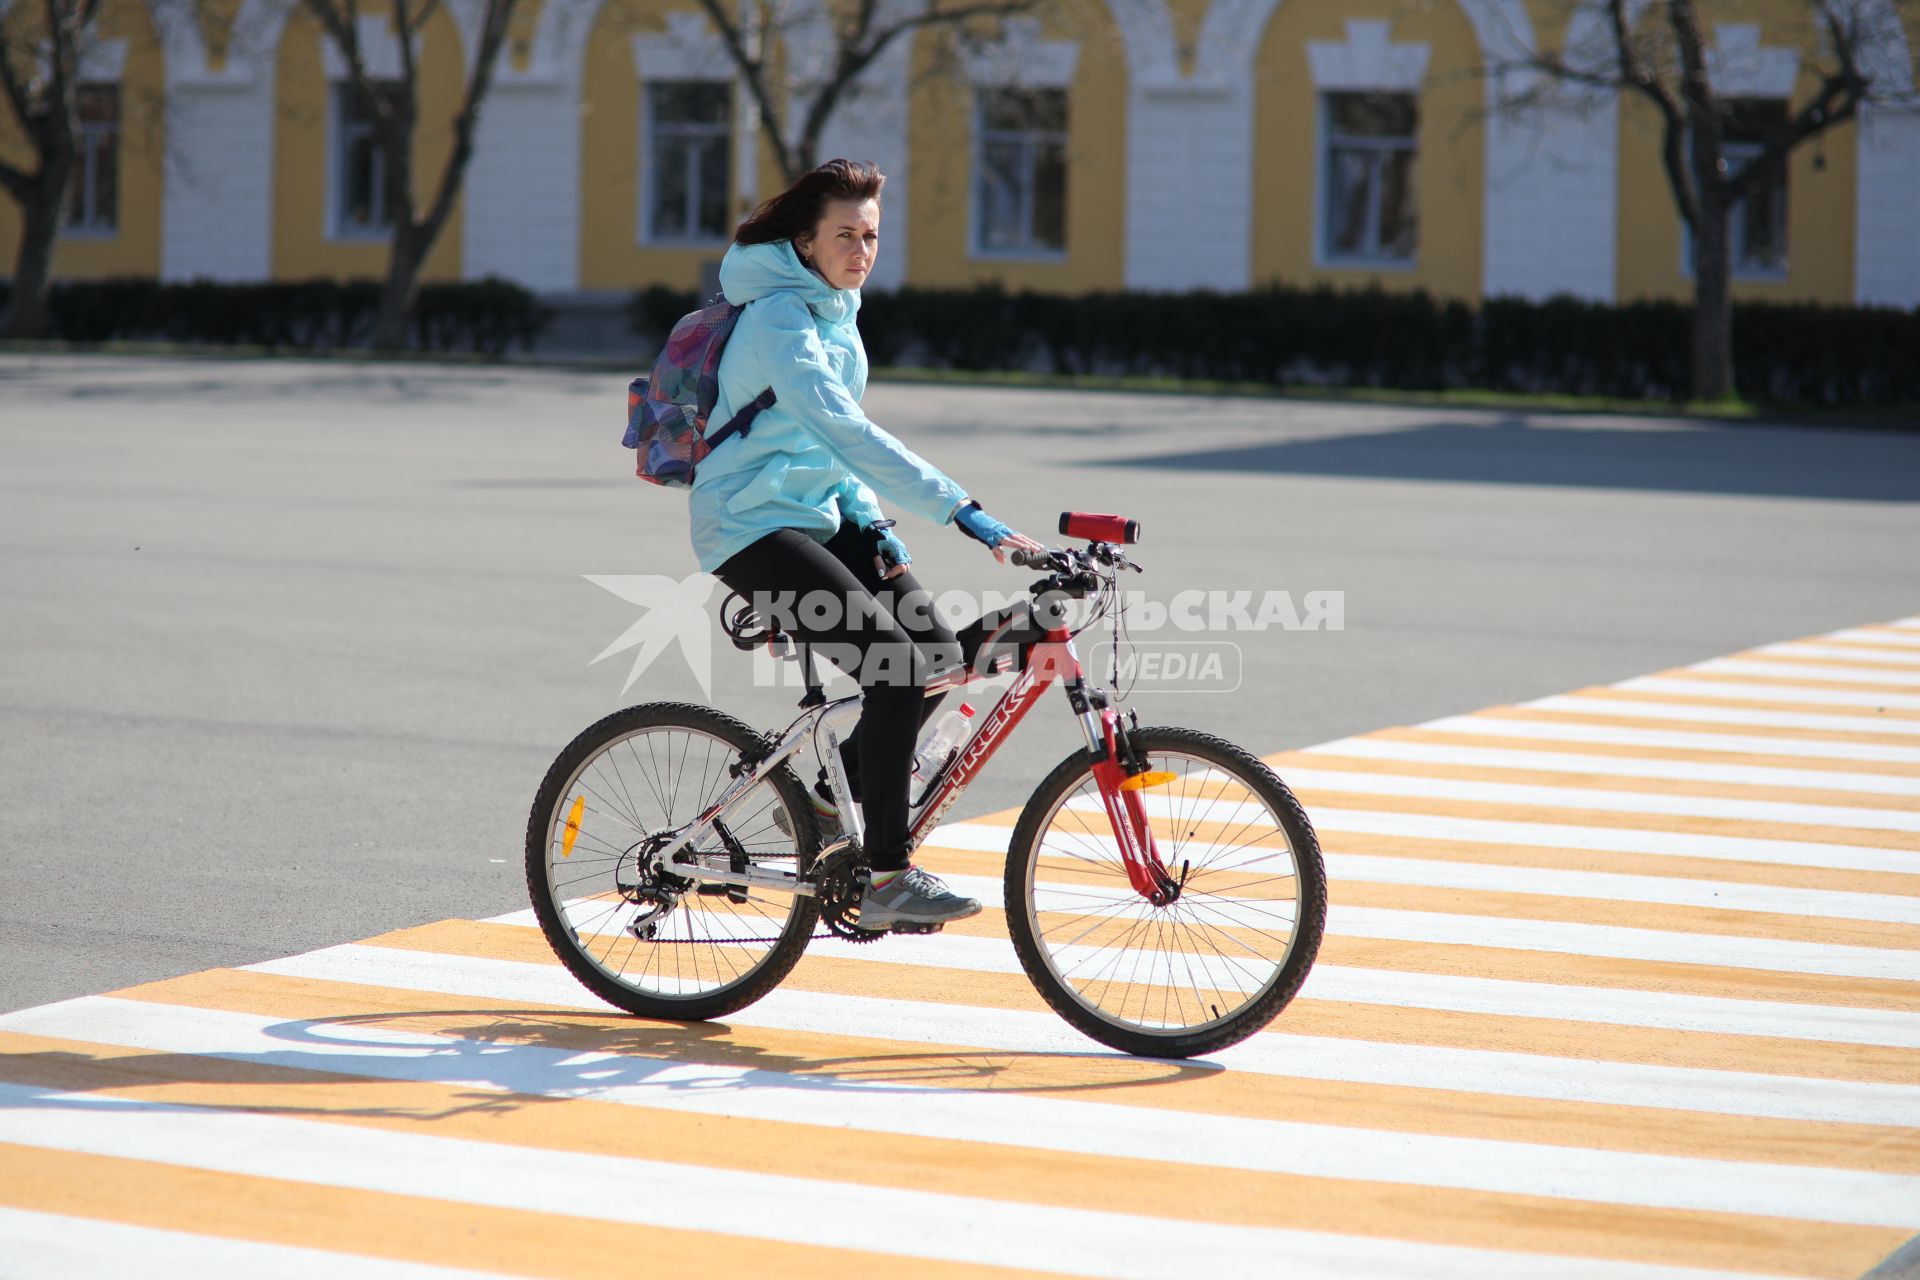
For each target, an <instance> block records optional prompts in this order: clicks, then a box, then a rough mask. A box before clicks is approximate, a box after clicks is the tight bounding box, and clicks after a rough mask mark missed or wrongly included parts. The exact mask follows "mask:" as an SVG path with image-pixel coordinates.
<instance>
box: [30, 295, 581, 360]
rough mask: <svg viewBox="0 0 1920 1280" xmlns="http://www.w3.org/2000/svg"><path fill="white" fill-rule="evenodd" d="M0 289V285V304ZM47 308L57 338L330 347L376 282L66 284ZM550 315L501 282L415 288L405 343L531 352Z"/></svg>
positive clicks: (361, 311)
mask: <svg viewBox="0 0 1920 1280" xmlns="http://www.w3.org/2000/svg"><path fill="white" fill-rule="evenodd" d="M7 292H8V286H7V285H6V284H4V283H0V306H4V305H5V301H6V295H7ZM47 311H48V316H49V320H50V324H51V330H52V332H51V333H50V334H49V335H48V336H49V337H52V338H56V339H61V340H64V341H67V342H116V341H160V342H182V343H205V344H210V345H214V346H250V347H273V348H291V349H294V350H302V351H307V350H338V349H342V348H352V347H364V346H366V345H367V344H368V343H369V342H370V341H372V338H373V325H374V321H375V320H376V319H377V318H378V316H379V313H380V285H379V284H378V283H377V282H375V281H372V280H349V281H344V282H343V281H337V280H305V281H293V282H277V281H276V282H269V283H262V284H222V283H216V282H214V281H210V280H193V281H189V282H185V283H173V282H167V283H163V282H161V281H158V280H148V279H118V280H83V281H70V282H66V283H62V284H56V285H54V286H53V287H52V289H50V290H49V291H48V296H47ZM552 315H553V313H552V312H551V311H549V310H547V309H546V308H545V307H542V306H541V305H540V304H539V302H538V301H537V300H536V299H535V298H534V296H533V294H532V293H530V292H528V291H527V290H526V289H523V288H521V287H520V286H519V285H517V284H513V283H511V282H509V281H506V280H500V279H496V278H493V277H488V278H487V279H485V280H479V281H474V282H472V283H458V284H425V285H421V286H420V293H419V296H418V298H417V299H416V301H415V304H414V312H413V334H414V346H415V347H417V348H418V349H420V350H423V351H474V352H478V353H480V354H481V355H485V356H488V357H491V358H494V359H498V358H499V357H501V356H503V355H505V354H506V353H507V351H508V350H509V349H511V348H512V346H513V345H514V344H515V343H518V344H519V345H521V346H522V347H531V346H532V345H533V341H534V339H535V338H537V337H538V336H539V335H540V331H541V330H542V329H543V328H545V327H546V324H547V321H548V320H550V319H551V318H552Z"/></svg>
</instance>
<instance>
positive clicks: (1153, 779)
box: [1120, 769, 1180, 791]
mask: <svg viewBox="0 0 1920 1280" xmlns="http://www.w3.org/2000/svg"><path fill="white" fill-rule="evenodd" d="M1179 776H1180V775H1179V774H1177V773H1166V772H1163V771H1161V770H1159V769H1149V770H1148V771H1147V772H1145V773H1136V774H1134V775H1133V776H1132V777H1131V778H1128V779H1127V780H1126V781H1125V782H1122V783H1121V784H1120V789H1121V790H1122V791H1142V790H1145V789H1146V788H1147V787H1164V786H1166V785H1167V784H1168V783H1169V782H1172V781H1173V780H1174V779H1175V778H1177V777H1179Z"/></svg>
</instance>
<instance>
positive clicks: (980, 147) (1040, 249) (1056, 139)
mask: <svg viewBox="0 0 1920 1280" xmlns="http://www.w3.org/2000/svg"><path fill="white" fill-rule="evenodd" d="M1009 91H1011V92H1021V93H1058V94H1059V95H1060V97H1061V102H1062V104H1063V106H1064V107H1065V109H1066V127H1065V128H1063V129H1058V130H1055V129H1035V128H1027V129H1020V130H1005V129H1002V130H995V131H994V134H993V140H995V141H1003V142H1004V141H1009V140H1013V141H1018V142H1019V143H1020V145H1021V168H1022V169H1023V170H1024V171H1025V174H1024V176H1025V180H1026V182H1027V184H1028V185H1027V186H1026V188H1025V189H1024V190H1023V192H1022V193H1021V196H1020V199H1019V208H1020V223H1021V232H1022V238H1023V243H1022V244H1021V245H1018V246H1014V247H989V246H988V245H987V244H986V243H985V235H986V223H987V219H986V212H985V207H984V206H985V201H986V196H985V191H986V174H987V168H986V155H987V143H988V141H989V139H988V137H987V95H988V94H990V93H1003V92H1009ZM1072 131H1073V95H1072V92H1071V91H1070V90H1069V89H1068V88H1067V87H1066V86H1065V85H1035V86H1031V87H1026V86H1016V85H1008V84H984V85H977V86H975V88H974V91H973V155H972V156H971V158H970V159H971V164H972V170H971V171H972V174H973V181H972V183H971V184H970V185H971V188H972V189H971V191H970V192H969V197H970V198H969V199H968V201H967V205H968V210H969V213H970V217H969V218H968V224H969V225H968V234H967V251H968V254H969V256H971V257H974V258H978V259H982V260H986V261H993V262H1064V261H1066V258H1067V249H1068V246H1067V244H1066V240H1067V239H1068V238H1069V237H1070V235H1071V230H1072V229H1071V225H1070V224H1066V223H1064V222H1063V225H1062V226H1061V228H1060V234H1061V244H1060V247H1059V248H1057V249H1055V248H1051V247H1049V246H1045V245H1038V244H1035V243H1034V240H1033V206H1034V198H1033V193H1034V189H1035V184H1034V182H1033V178H1034V168H1035V164H1036V156H1037V153H1038V151H1039V148H1040V147H1041V146H1044V145H1045V144H1047V143H1049V142H1053V143H1057V144H1058V145H1059V147H1060V150H1061V153H1062V155H1063V156H1067V155H1068V145H1069V138H1070V137H1071V135H1072ZM1066 168H1067V170H1068V172H1067V173H1066V174H1065V175H1064V176H1063V177H1062V180H1061V181H1062V190H1061V192H1060V200H1061V204H1062V205H1063V206H1067V197H1068V191H1067V188H1068V187H1069V186H1070V185H1071V183H1072V175H1071V168H1072V161H1071V158H1070V157H1068V159H1067V160H1066ZM1068 207H1070V206H1068Z"/></svg>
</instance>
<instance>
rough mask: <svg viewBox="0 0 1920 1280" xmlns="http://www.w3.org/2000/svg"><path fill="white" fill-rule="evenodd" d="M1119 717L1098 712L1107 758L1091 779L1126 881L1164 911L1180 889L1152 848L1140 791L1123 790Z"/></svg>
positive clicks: (1124, 776)
mask: <svg viewBox="0 0 1920 1280" xmlns="http://www.w3.org/2000/svg"><path fill="white" fill-rule="evenodd" d="M1119 721H1120V715H1119V713H1118V712H1116V711H1115V710H1113V708H1111V707H1105V708H1102V709H1101V711H1100V732H1101V736H1102V738H1103V739H1104V741H1105V744H1106V748H1107V750H1106V758H1105V759H1103V760H1100V761H1098V762H1097V763H1095V765H1094V766H1093V777H1094V780H1095V781H1096V782H1098V783H1099V784H1100V798H1101V799H1102V800H1103V801H1105V802H1106V806H1107V817H1108V819H1109V820H1111V821H1112V823H1113V838H1114V840H1115V841H1117V842H1118V843H1119V845H1120V857H1121V859H1122V860H1123V861H1124V862H1125V863H1126V866H1127V880H1128V882H1129V883H1130V884H1132V885H1133V888H1134V891H1135V892H1136V893H1138V894H1139V895H1140V896H1141V897H1143V898H1145V899H1146V900H1147V901H1148V902H1151V903H1153V905H1154V906H1156V907H1164V906H1165V905H1167V904H1168V903H1169V902H1172V901H1173V900H1174V899H1175V898H1177V897H1179V896H1180V886H1179V883H1178V882H1177V881H1175V880H1174V878H1173V877H1172V876H1170V875H1168V874H1167V868H1166V864H1165V863H1163V862H1161V861H1160V851H1159V849H1158V848H1157V847H1156V846H1155V845H1154V841H1153V824H1152V823H1150V822H1148V821H1147V806H1146V803H1145V802H1144V801H1143V800H1141V798H1140V791H1139V789H1138V788H1137V787H1136V788H1132V789H1129V790H1122V789H1121V786H1120V784H1121V783H1123V782H1125V781H1126V780H1127V771H1126V768H1125V766H1124V765H1122V764H1121V763H1120V749H1119V748H1120V744H1119V741H1118V739H1119V734H1118V733H1117V732H1116V730H1117V727H1118V725H1119Z"/></svg>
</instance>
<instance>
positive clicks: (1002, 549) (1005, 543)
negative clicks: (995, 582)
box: [993, 533, 1046, 564]
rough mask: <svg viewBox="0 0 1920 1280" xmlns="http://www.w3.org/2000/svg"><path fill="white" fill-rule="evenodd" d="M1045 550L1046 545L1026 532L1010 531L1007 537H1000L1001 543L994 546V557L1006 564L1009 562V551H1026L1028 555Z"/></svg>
mask: <svg viewBox="0 0 1920 1280" xmlns="http://www.w3.org/2000/svg"><path fill="white" fill-rule="evenodd" d="M1045 550H1046V548H1045V547H1043V546H1041V545H1040V544H1039V543H1037V542H1035V541H1034V540H1033V539H1032V538H1029V537H1028V536H1027V535H1026V534H1024V533H1009V534H1007V536H1006V537H1004V538H1002V539H1000V542H999V544H998V545H996V546H995V547H994V548H993V558H994V559H995V560H998V561H999V562H1000V563H1001V564H1005V563H1007V553H1008V552H1009V551H1024V552H1026V553H1027V554H1028V555H1033V554H1036V553H1038V552H1042V551H1045Z"/></svg>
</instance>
